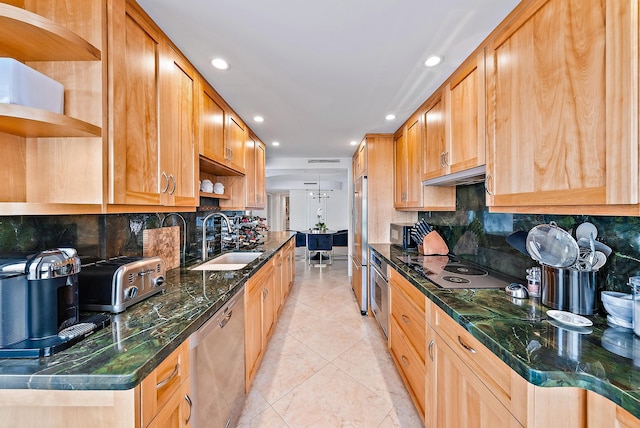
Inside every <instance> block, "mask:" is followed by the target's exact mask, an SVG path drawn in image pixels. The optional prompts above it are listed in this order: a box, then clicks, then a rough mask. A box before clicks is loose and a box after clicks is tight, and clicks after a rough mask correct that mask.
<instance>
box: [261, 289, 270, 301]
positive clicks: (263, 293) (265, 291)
mask: <svg viewBox="0 0 640 428" xmlns="http://www.w3.org/2000/svg"><path fill="white" fill-rule="evenodd" d="M268 295H269V289H268V288H263V289H262V300H267V296H268Z"/></svg>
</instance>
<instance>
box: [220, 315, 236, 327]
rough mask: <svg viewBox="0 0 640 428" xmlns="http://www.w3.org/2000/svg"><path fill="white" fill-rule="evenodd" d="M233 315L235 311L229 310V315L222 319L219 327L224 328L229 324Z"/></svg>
mask: <svg viewBox="0 0 640 428" xmlns="http://www.w3.org/2000/svg"><path fill="white" fill-rule="evenodd" d="M231 315H233V311H229V312H228V313H227V315H226V316H225V317H224V318H223V319H222V321H220V323H218V327H220V328H224V326H225V325H227V323H228V322H229V320H230V319H231Z"/></svg>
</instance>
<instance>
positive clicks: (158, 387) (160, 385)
mask: <svg viewBox="0 0 640 428" xmlns="http://www.w3.org/2000/svg"><path fill="white" fill-rule="evenodd" d="M179 371H180V363H178V364H176V366H175V367H174V368H173V372H171V374H170V375H169V376H167V377H166V378H165V379H164V380H161V381H160V382H158V384H157V385H156V389H160V388H162V387H163V386H165V385H166V384H168V383H169V382H171V381H172V380H173V378H174V377H176V376H177V375H178V372H179Z"/></svg>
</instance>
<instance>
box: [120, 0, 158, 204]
mask: <svg viewBox="0 0 640 428" xmlns="http://www.w3.org/2000/svg"><path fill="white" fill-rule="evenodd" d="M125 8H126V10H125ZM112 18H113V19H112V21H113V26H112V28H113V30H112V34H111V37H110V42H111V46H110V49H109V66H110V69H111V71H110V76H112V77H113V78H112V79H111V85H112V87H111V90H112V95H111V96H110V100H109V102H110V107H112V112H111V115H112V119H113V120H112V125H110V126H109V128H110V133H111V135H112V138H110V144H111V147H112V150H110V156H109V167H110V171H111V174H110V186H109V202H110V203H112V204H138V205H140V204H142V205H158V204H160V178H161V177H160V170H159V160H160V159H159V152H160V150H159V136H158V126H159V112H158V106H159V96H160V84H159V79H158V76H159V58H160V33H159V30H158V29H157V28H156V27H155V26H154V25H153V24H152V23H151V22H150V21H149V20H148V19H147V18H145V17H144V16H143V14H142V12H141V11H139V10H138V9H137V7H136V6H132V3H130V2H126V3H125V2H124V1H118V2H114V6H113V13H112ZM116 28H118V29H120V30H119V31H115V29H116Z"/></svg>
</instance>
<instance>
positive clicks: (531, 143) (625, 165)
mask: <svg viewBox="0 0 640 428" xmlns="http://www.w3.org/2000/svg"><path fill="white" fill-rule="evenodd" d="M637 7H638V4H637V1H636V0H620V1H607V2H602V1H598V0H585V1H548V0H547V1H544V0H537V1H532V2H531V4H529V5H528V6H527V7H525V8H523V9H522V12H521V13H520V14H518V15H516V16H515V17H514V18H513V19H512V20H511V21H510V22H509V23H508V25H506V26H505V28H503V29H502V30H501V31H499V32H498V34H497V35H495V37H494V38H493V39H492V40H491V41H490V42H489V44H488V46H487V50H486V59H487V62H486V66H487V76H486V77H487V97H486V98H487V116H488V122H487V136H488V142H487V144H488V146H489V151H488V153H489V158H488V165H487V166H488V169H487V183H486V184H487V191H488V192H489V195H488V197H487V204H488V205H489V206H490V207H491V210H492V211H507V212H536V213H546V212H549V213H581V214H585V213H592V214H604V215H611V214H615V215H638V202H639V196H638V189H639V179H638V131H637V129H638V73H637V67H638V50H637V45H638V25H637V22H638V11H637Z"/></svg>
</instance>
